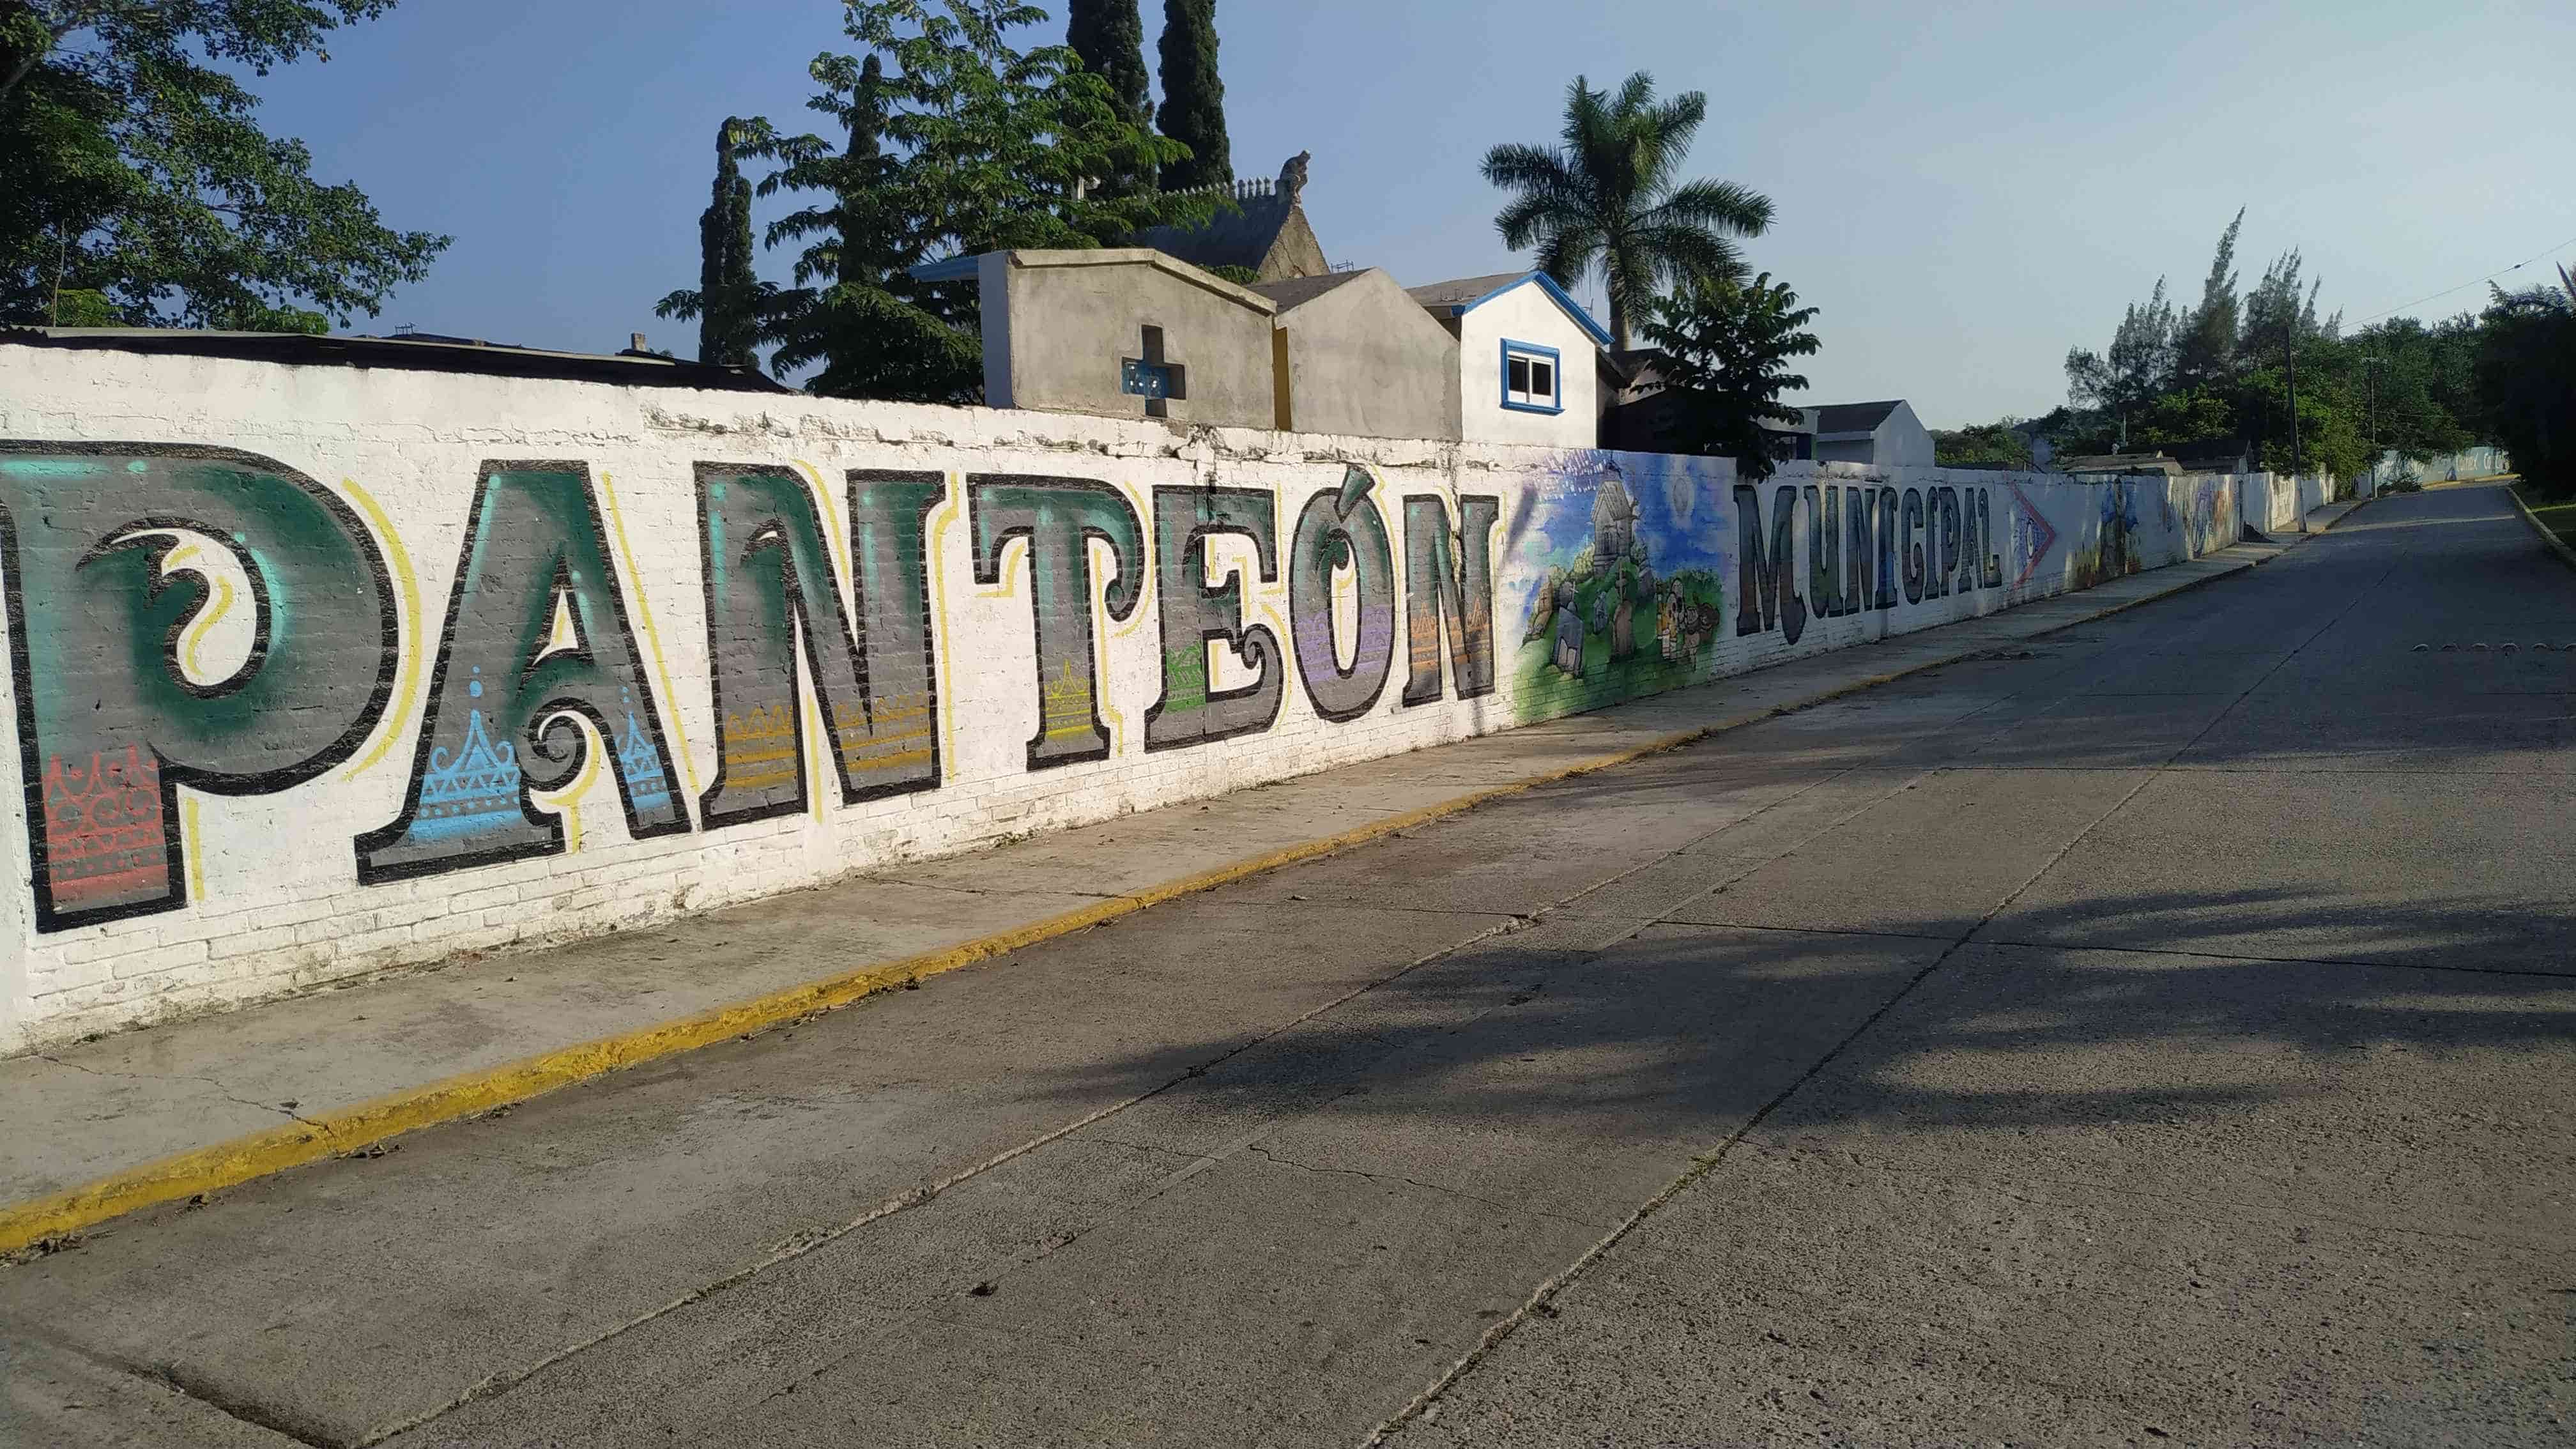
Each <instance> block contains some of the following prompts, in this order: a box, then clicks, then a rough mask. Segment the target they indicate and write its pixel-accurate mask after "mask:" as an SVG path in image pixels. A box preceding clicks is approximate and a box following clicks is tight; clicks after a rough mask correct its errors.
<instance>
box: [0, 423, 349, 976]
mask: <svg viewBox="0 0 2576 1449" xmlns="http://www.w3.org/2000/svg"><path fill="white" fill-rule="evenodd" d="M0 554H5V558H0V562H5V565H6V567H7V570H8V611H9V637H10V641H11V646H12V648H11V660H10V663H11V666H12V668H13V670H14V671H15V672H14V675H13V682H14V685H15V693H16V694H17V697H18V750H19V765H20V770H21V773H22V776H23V779H24V783H25V789H26V801H27V821H28V825H29V829H28V832H27V837H28V846H29V852H30V856H31V860H30V864H31V865H32V867H33V870H32V872H31V874H32V877H33V883H34V888H35V899H36V923H37V929H39V930H43V931H61V930H68V929H71V928H72V927H75V926H81V925H86V924H89V923H91V922H95V921H105V920H113V919H116V918H118V917H122V916H133V915H142V914H145V913H148V912H152V911H167V910H176V909H178V908H180V907H182V906H185V905H186V904H187V903H188V892H187V879H186V873H185V871H184V870H183V869H182V860H183V850H184V841H183V839H182V836H181V832H180V827H179V823H178V811H177V808H176V807H177V802H178V787H179V786H181V785H186V786H188V787H190V788H191V789H196V790H204V791H208V792H210V793H214V794H226V795H263V794H270V793H274V792H276V791H279V790H283V789H286V788H288V787H289V786H292V785H296V784H300V783H302V782H303V781H306V780H310V779H312V778H313V777H314V776H315V775H318V774H320V773H321V772H322V771H324V770H327V769H329V768H330V767H331V766H333V765H335V764H338V763H339V762H340V761H342V760H344V759H346V758H348V757H349V755H350V754H351V753H353V752H354V751H355V750H356V749H357V747H358V746H359V744H360V743H362V742H363V741H364V740H365V739H366V737H367V734H368V732H369V731H370V730H372V729H373V728H374V726H375V723H376V721H377V719H378V718H379V717H380V716H381V715H382V714H383V712H384V708H385V704H386V700H387V698H388V696H389V695H390V693H391V687H392V683H393V677H394V667H395V663H396V647H397V639H396V635H395V622H396V621H395V615H394V605H393V595H392V591H391V589H390V588H389V586H388V583H387V580H386V576H385V566H384V560H383V558H382V556H381V555H379V554H378V553H377V552H376V548H375V545H374V543H373V541H372V540H370V539H369V538H368V536H367V533H366V529H365V528H364V527H363V526H362V525H361V524H360V523H359V521H358V519H357V517H356V515H355V514H353V513H352V512H351V511H350V510H349V508H348V506H347V505H346V504H344V503H342V502H341V501H340V500H339V499H338V498H336V497H334V496H333V495H332V494H331V493H330V492H328V491H327V490H325V489H324V488H323V487H322V486H321V485H320V484H318V483H316V482H314V481H313V480H312V479H310V478H307V477H305V476H304V475H303V474H301V473H298V472H296V471H295V470H294V469H292V468H288V467H286V466H285V465H284V464H281V463H278V462H276V461H274V460H272V459H268V458H262V457H258V456H255V455H253V454H249V453H236V452H232V451H229V450H226V449H220V448H187V447H167V446H158V445H150V444H140V443H99V444H63V443H19V442H0ZM236 579H239V580H241V581H242V582H241V584H240V585H236V583H235V582H234V581H235V580H236ZM243 614H246V615H247V625H248V627H247V628H246V629H245V628H241V627H239V625H238V623H235V624H234V626H233V627H232V629H231V633H232V636H233V637H234V639H235V640H236V641H237V642H242V641H246V643H247V648H246V649H242V650H241V651H240V653H241V657H240V659H239V661H238V662H236V663H231V665H230V667H229V668H226V667H222V664H223V662H224V661H221V660H218V661H216V662H215V663H212V664H210V663H208V662H207V661H206V659H205V657H204V654H203V648H204V646H205V645H206V643H207V640H208V636H209V635H210V634H212V633H214V632H216V631H217V630H218V629H220V628H222V627H223V626H225V624H226V623H227V621H228V620H239V619H240V617H241V615H243ZM225 652H227V653H229V652H230V651H225Z"/></svg>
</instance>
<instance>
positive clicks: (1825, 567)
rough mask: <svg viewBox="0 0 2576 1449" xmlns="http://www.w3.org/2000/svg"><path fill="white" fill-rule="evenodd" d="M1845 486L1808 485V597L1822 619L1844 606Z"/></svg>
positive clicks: (1839, 612) (1842, 610)
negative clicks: (1823, 486) (1843, 541)
mask: <svg viewBox="0 0 2576 1449" xmlns="http://www.w3.org/2000/svg"><path fill="white" fill-rule="evenodd" d="M1842 537H1843V490H1841V489H1840V488H1834V487H1830V486H1829V487H1825V488H1823V489H1819V488H1818V487H1817V486H1816V485H1814V484H1812V483H1811V484H1809V485H1807V600H1808V602H1809V603H1810V604H1811V605H1812V606H1813V607H1814V609H1815V612H1816V617H1817V618H1819V619H1833V618H1839V617H1841V616H1842V615H1843V614H1845V613H1848V612H1850V611H1849V610H1847V609H1845V608H1844V607H1843V584H1842V573H1843V560H1842V546H1843V545H1842Z"/></svg>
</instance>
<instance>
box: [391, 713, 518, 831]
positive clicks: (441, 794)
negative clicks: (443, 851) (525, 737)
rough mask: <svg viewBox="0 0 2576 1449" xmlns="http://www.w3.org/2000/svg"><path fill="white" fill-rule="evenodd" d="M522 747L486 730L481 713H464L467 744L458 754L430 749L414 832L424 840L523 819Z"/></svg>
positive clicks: (421, 781) (414, 820) (413, 823)
mask: <svg viewBox="0 0 2576 1449" xmlns="http://www.w3.org/2000/svg"><path fill="white" fill-rule="evenodd" d="M519 786H520V781H519V751H518V747H517V746H515V745H509V744H500V745H496V744H494V743H493V742H492V736H491V733H490V732H489V731H488V730H486V729H485V728H484V724H483V711H481V710H479V709H476V710H468V711H466V715H465V742H464V743H463V744H462V745H459V746H458V747H457V749H456V753H455V754H454V755H452V756H451V755H450V754H449V753H448V752H447V751H446V750H443V749H432V750H431V751H430V752H429V769H428V770H427V771H425V772H423V773H422V775H421V777H420V810H419V813H418V814H417V815H415V816H414V817H413V819H412V827H411V828H412V833H413V834H414V835H415V836H418V837H420V838H421V839H424V840H447V839H452V838H454V837H457V836H463V835H480V834H482V833H484V832H485V831H489V830H500V829H507V828H509V827H511V826H513V825H516V824H518V823H520V822H521V821H522V820H523V818H524V817H522V816H521V815H520V813H519Z"/></svg>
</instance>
